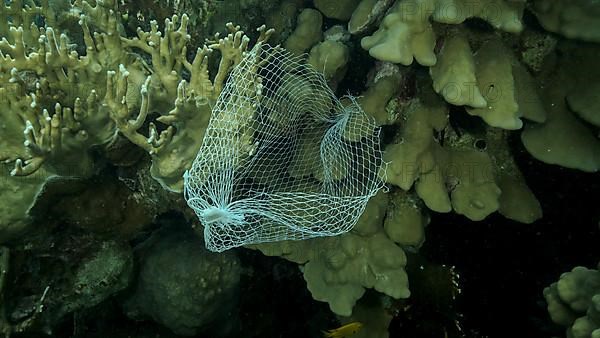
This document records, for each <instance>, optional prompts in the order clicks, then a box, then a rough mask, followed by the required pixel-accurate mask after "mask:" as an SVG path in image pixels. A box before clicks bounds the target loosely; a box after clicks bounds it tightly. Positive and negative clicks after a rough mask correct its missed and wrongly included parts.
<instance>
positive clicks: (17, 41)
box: [0, 0, 600, 338]
mask: <svg viewBox="0 0 600 338" xmlns="http://www.w3.org/2000/svg"><path fill="white" fill-rule="evenodd" d="M598 13H600V7H599V5H598V1H593V0H577V1H564V0H563V1H559V0H557V1H551V0H529V1H525V0H469V1H467V0H332V1H324V0H323V1H322V0H313V1H302V0H278V1H256V0H236V1H214V0H204V1H199V0H181V1H169V0H152V1H117V0H88V1H85V0H73V1H69V0H60V1H48V0H6V1H3V2H2V3H0V107H1V108H0V175H1V176H0V177H1V178H0V244H1V245H2V246H1V247H0V268H1V269H0V272H1V273H0V333H2V334H4V335H5V336H10V335H12V334H18V333H25V334H36V333H39V332H43V333H45V334H51V333H52V332H53V330H55V329H56V328H57V327H60V326H61V325H64V323H65V321H68V320H69V319H68V318H70V317H73V318H75V317H77V318H79V317H78V316H79V315H81V314H86V313H90V311H92V312H93V311H95V310H94V309H96V308H102V307H104V306H109V305H107V304H113V305H114V304H117V305H116V308H117V309H118V311H117V312H125V313H127V315H128V316H130V317H131V318H134V319H135V320H140V319H145V320H147V319H150V320H151V321H153V322H156V323H160V325H161V326H164V327H167V328H168V329H169V330H171V331H172V332H174V333H176V334H180V335H193V334H213V335H224V336H226V335H227V334H233V333H232V332H236V330H241V328H240V327H216V326H215V323H216V322H218V321H220V320H221V319H222V318H225V317H226V316H227V315H228V314H229V312H232V313H234V312H235V310H236V304H237V303H236V302H237V299H238V297H239V295H240V293H241V291H240V290H243V288H244V285H242V283H241V282H240V280H243V278H242V277H244V276H245V278H246V279H249V280H252V277H251V274H252V267H251V266H244V268H242V263H241V261H240V259H239V258H240V256H241V255H243V254H240V253H248V252H251V253H252V254H255V255H257V256H260V257H262V256H261V255H260V253H262V254H264V256H265V257H264V258H263V259H265V260H267V259H268V260H275V259H276V258H272V257H271V256H278V257H281V258H283V259H285V260H287V261H289V262H292V263H293V266H294V267H296V266H297V267H298V268H299V271H300V272H298V270H296V273H297V274H298V276H302V277H303V278H304V281H303V282H305V286H306V289H307V290H308V291H306V290H302V291H305V292H306V295H307V297H312V298H313V299H314V300H317V301H319V302H315V303H316V304H321V305H322V306H323V307H324V308H325V311H327V307H328V308H329V310H330V311H331V313H333V314H335V315H336V316H337V317H335V316H333V314H331V313H330V314H331V316H332V317H331V318H334V320H335V318H337V320H339V322H340V323H347V322H351V321H360V322H361V323H363V324H364V326H363V328H362V330H361V331H360V332H358V333H357V337H360V336H363V337H382V338H383V337H387V336H388V326H389V325H392V324H393V322H394V321H399V320H409V319H408V317H409V315H410V314H411V311H410V310H409V309H408V307H410V306H411V305H406V304H410V303H408V302H410V301H411V300H410V299H411V298H413V296H411V294H413V293H414V292H413V289H414V290H417V292H416V293H418V294H419V295H418V297H417V300H418V301H423V299H424V298H425V297H421V296H422V295H423V294H424V293H426V292H423V291H422V290H420V288H419V286H420V285H428V286H429V285H432V284H434V283H431V284H428V283H426V282H424V281H423V279H426V278H428V277H424V275H426V274H425V273H420V272H418V271H421V270H427V269H428V267H427V265H426V264H421V263H419V262H420V259H421V257H420V251H419V250H423V245H424V243H425V245H427V243H426V242H425V241H426V236H425V235H426V233H427V235H428V236H429V235H430V233H428V232H427V231H429V228H427V227H428V226H429V227H431V225H429V223H430V222H432V223H433V222H434V220H435V219H436V217H440V216H441V215H442V214H443V215H445V216H452V217H456V219H459V220H461V221H463V222H470V221H473V222H477V223H476V225H479V224H481V225H482V226H490V224H489V223H488V222H492V223H494V226H495V224H496V223H502V222H509V220H512V221H516V222H520V223H527V224H531V223H536V222H538V220H540V219H543V218H542V217H543V211H544V210H542V204H541V203H540V202H539V201H538V198H537V197H536V195H537V196H538V197H540V196H541V195H540V194H542V193H548V192H549V191H550V190H551V189H552V188H548V190H547V191H545V192H540V191H536V190H535V189H532V188H531V189H530V187H534V186H533V185H531V184H532V181H529V180H530V179H531V173H529V176H527V175H526V173H527V171H526V170H524V168H523V167H522V165H523V163H538V162H537V161H539V162H540V165H543V164H541V162H543V163H545V164H547V166H546V167H547V168H555V167H558V166H560V167H562V168H559V169H560V170H563V172H576V171H580V172H584V173H596V175H597V172H598V170H600V140H599V137H598V127H599V126H600V113H599V111H600V100H599V98H598V90H600V67H598V65H597V63H598V61H597V55H599V54H600V47H599V45H598V42H600V28H599V27H600V22H599V19H598V17H599V16H598ZM232 22H235V23H236V24H238V25H239V26H238V25H236V24H233V23H232ZM267 39H269V41H270V42H271V43H272V45H277V44H279V45H281V46H282V47H284V48H285V49H287V50H288V51H289V52H290V53H293V54H294V55H297V56H298V57H302V58H304V59H305V60H306V63H307V65H310V66H311V67H313V68H315V69H316V70H317V71H318V72H320V73H322V75H323V77H324V78H325V80H326V81H327V85H328V86H329V87H330V88H331V89H332V91H333V92H335V94H336V95H337V96H339V97H341V98H340V102H341V105H342V106H343V107H351V105H353V104H359V105H360V106H361V108H362V109H363V110H364V111H365V112H366V113H367V114H368V115H369V116H370V117H372V118H373V119H374V120H375V121H376V123H377V125H378V126H379V127H380V128H381V138H380V140H381V146H382V149H383V158H384V162H385V165H384V167H385V168H384V169H386V170H383V168H382V170H380V172H379V176H380V177H381V179H382V180H383V181H385V183H386V188H385V189H384V191H381V192H379V193H378V194H377V195H375V196H374V197H372V198H371V200H370V201H369V203H368V204H367V207H366V209H365V211H364V213H363V214H362V216H361V218H360V219H359V221H358V223H357V224H356V226H354V228H353V229H352V230H351V231H350V232H348V233H345V234H342V235H339V236H335V237H326V238H313V239H307V240H302V241H282V242H274V243H263V244H258V245H251V246H248V247H247V248H240V249H237V251H235V252H226V253H223V254H220V255H214V254H209V253H208V252H205V250H204V248H203V246H204V245H205V243H203V241H202V240H201V239H199V237H198V234H202V232H203V225H202V224H200V223H199V222H198V221H197V220H196V219H195V217H194V215H193V211H191V210H190V209H189V208H187V206H186V205H185V201H184V196H182V195H183V194H182V190H183V175H184V172H186V170H188V169H189V168H190V167H191V165H192V162H193V160H194V159H195V157H196V155H197V153H198V150H199V149H200V147H201V145H202V140H203V138H204V134H205V131H206V129H207V127H208V123H209V120H210V117H211V114H212V111H213V107H214V106H215V104H216V103H217V102H218V98H219V96H221V95H226V94H227V93H223V88H224V86H225V85H226V82H227V81H228V79H229V75H230V73H231V71H232V70H233V69H234V68H235V67H236V66H237V65H238V63H240V61H241V60H242V59H243V56H244V55H246V54H245V53H247V52H248V51H249V50H250V48H252V47H253V46H254V45H255V44H256V43H257V42H264V41H266V40H267ZM414 61H416V62H414ZM269 69H270V68H269ZM269 69H265V70H264V71H268V70H269ZM300 78H301V77H300V76H290V77H289V78H288V79H287V80H286V81H289V82H292V81H300V80H299V79H300ZM278 85H281V84H278ZM345 94H351V95H355V96H357V100H355V101H354V100H351V99H348V98H347V97H343V96H344V95H345ZM224 99H225V100H226V99H227V97H224ZM290 101H291V100H290ZM313 103H314V102H313ZM317 104H318V103H317ZM308 106H309V107H310V105H308ZM255 108H256V106H255ZM240 109H246V108H244V107H240ZM253 109H254V108H247V110H248V111H247V112H246V113H247V114H250V115H252V114H253V113H254V110H253ZM353 122H357V121H353ZM365 136H366V135H364V134H363V133H361V132H359V131H355V130H354V131H353V130H350V129H348V130H345V131H344V140H345V142H348V143H359V142H360V141H361V140H362V139H363V138H364V137H365ZM300 142H301V143H302V144H301V148H302V150H303V151H306V152H307V153H308V152H310V153H311V154H313V157H315V158H316V157H317V155H315V154H318V153H319V151H320V150H319V147H318V145H319V142H318V140H316V139H315V137H311V135H303V137H302V138H300ZM524 158H525V160H523V159H524ZM298 165H300V164H299V163H294V162H292V163H290V164H289V167H288V170H287V173H285V174H286V175H287V177H286V179H290V180H297V179H299V175H300V174H299V172H298V170H297V166H298ZM321 168H322V166H319V165H315V166H314V168H312V167H311V171H310V173H309V174H308V178H307V179H311V180H314V182H315V185H316V184H317V183H316V182H319V183H322V182H324V181H326V178H324V177H323V175H322V173H320V172H321V170H320V169H321ZM265 174H266V175H264V177H263V178H262V180H263V181H260V180H261V179H260V178H257V179H256V180H255V181H253V182H244V183H249V184H259V183H261V184H264V183H265V182H267V183H268V180H269V178H270V177H272V175H271V173H268V172H267V173H265ZM585 177H591V176H585ZM304 178H306V177H304ZM336 179H341V178H340V177H336ZM259 181H260V182H259ZM528 184H529V185H528ZM548 184H549V185H551V186H553V185H554V183H552V182H551V183H548ZM241 193H242V194H243V193H246V192H241ZM590 199H592V200H593V197H590ZM550 207H551V208H552V207H554V206H550ZM559 207H560V208H567V207H568V206H559ZM544 208H545V210H547V208H548V206H546V205H544ZM496 212H497V213H498V214H499V215H495V213H496ZM165 218H168V219H171V218H172V219H175V220H176V221H174V222H177V223H179V224H178V227H172V226H167V225H165V224H166V223H169V222H165V221H164V219H165ZM572 222H574V223H576V222H582V221H581V220H580V219H574V220H572ZM469 224H471V223H469ZM500 226H502V225H500ZM181 227H183V228H181ZM490 227H491V226H490ZM190 228H194V231H192V230H190ZM486 229H488V228H486ZM426 230H427V231H426ZM596 230H597V229H596ZM486 231H487V230H486ZM490 236H493V234H491V235H490ZM469 240H470V239H465V241H469ZM434 245H436V244H434ZM452 245H456V246H460V245H461V244H460V243H453V244H452ZM133 247H135V248H136V250H135V255H134V254H133V253H132V252H133V249H132V248H133ZM248 249H254V250H248ZM134 256H135V259H134V258H133V257H134ZM282 262H283V260H282ZM289 262H287V264H292V263H289ZM411 263H413V264H416V265H417V266H418V267H413V269H412V270H411V268H410V265H411ZM581 264H583V263H581ZM569 266H572V265H569ZM419 268H420V269H421V270H419ZM444 268H445V270H444V273H445V274H446V275H453V273H447V272H448V271H453V269H451V268H447V267H444ZM415 270H418V271H417V272H415ZM440 270H442V269H441V268H440ZM295 277H296V275H294V278H295ZM290 278H291V277H290ZM300 280H301V278H300ZM409 280H410V285H409ZM448 280H450V279H448ZM598 280H599V277H598V271H597V270H593V269H586V268H581V267H578V268H575V269H573V271H571V272H568V273H565V274H563V275H562V276H561V278H560V280H559V281H558V282H557V283H554V284H552V285H551V286H550V287H548V288H546V289H545V290H544V296H545V298H546V301H547V302H548V311H549V313H550V317H551V319H552V320H553V321H554V322H556V323H557V324H558V325H560V326H562V327H567V336H569V337H595V336H596V335H598V327H599V326H600V318H599V313H600V304H599V302H600V301H599V298H598V297H600V296H599V295H598V283H599V282H598ZM415 284H416V285H415ZM419 290H420V291H419ZM294 292H295V291H294ZM117 296H118V297H117ZM409 297H410V298H409ZM407 299H408V300H407ZM413 305H414V304H413ZM428 305H429V303H428ZM415 307H418V306H415ZM104 309H106V308H104ZM112 309H115V308H114V307H113V308H112ZM459 317H460V316H458V315H457V316H456V318H459ZM456 318H455V317H452V320H453V321H455V322H458V319H456ZM73 326H76V325H75V324H73ZM257 327H260V326H257ZM332 327H335V326H334V325H332ZM456 331H461V330H460V325H459V324H456ZM448 332H450V331H446V329H445V328H444V331H443V332H436V334H438V336H439V335H440V334H448ZM450 336H452V335H451V334H450Z"/></svg>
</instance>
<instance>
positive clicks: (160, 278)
mask: <svg viewBox="0 0 600 338" xmlns="http://www.w3.org/2000/svg"><path fill="white" fill-rule="evenodd" d="M137 253H138V254H139V261H140V267H139V275H138V280H137V284H136V286H135V288H134V290H133V294H132V296H131V297H130V298H129V299H128V300H127V301H126V302H125V305H124V308H125V311H126V313H127V315H128V316H130V317H132V318H145V317H149V318H152V319H154V320H155V321H157V322H158V323H161V324H162V325H164V326H166V327H168V328H170V329H171V330H172V331H173V332H175V333H177V334H180V335H195V334H197V333H199V332H202V331H206V330H209V329H210V330H211V331H210V332H211V333H212V334H218V333H220V332H223V331H227V330H228V329H229V328H230V325H232V324H234V322H235V321H234V320H232V319H231V318H230V317H231V315H232V314H231V313H232V311H233V310H234V309H235V304H236V300H237V295H238V288H239V279H240V263H239V260H238V258H237V256H236V255H235V253H233V252H227V253H220V254H216V253H211V252H209V251H208V250H206V249H205V248H204V243H202V241H201V240H200V239H199V238H198V237H197V236H196V235H195V233H194V232H193V231H192V230H191V229H182V230H178V229H173V228H167V229H162V230H159V231H158V232H157V233H155V234H154V235H153V236H152V237H151V238H150V239H149V240H148V242H146V243H144V244H143V245H142V246H141V247H140V248H138V249H137Z"/></svg>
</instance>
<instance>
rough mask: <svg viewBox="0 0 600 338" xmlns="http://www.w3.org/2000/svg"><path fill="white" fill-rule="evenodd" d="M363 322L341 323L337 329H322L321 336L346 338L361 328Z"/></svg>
mask: <svg viewBox="0 0 600 338" xmlns="http://www.w3.org/2000/svg"><path fill="white" fill-rule="evenodd" d="M362 327H363V323H361V322H350V323H348V324H345V325H342V326H340V327H338V328H337V329H333V330H327V331H323V337H325V338H346V337H350V336H351V335H353V334H355V333H356V332H358V331H359V330H360V329H362Z"/></svg>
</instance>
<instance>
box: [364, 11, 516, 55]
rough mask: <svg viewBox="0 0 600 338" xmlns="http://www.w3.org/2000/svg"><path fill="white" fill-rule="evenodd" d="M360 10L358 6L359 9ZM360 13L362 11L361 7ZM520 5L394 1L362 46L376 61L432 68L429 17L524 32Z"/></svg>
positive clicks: (449, 22)
mask: <svg viewBox="0 0 600 338" xmlns="http://www.w3.org/2000/svg"><path fill="white" fill-rule="evenodd" d="M359 8H360V7H359ZM361 10H362V8H361ZM522 10H523V4H522V3H521V2H511V1H504V0H476V1H465V0H402V1H396V4H395V5H394V7H393V8H392V10H391V11H390V12H389V13H388V14H387V15H386V16H385V18H384V19H383V22H382V23H381V25H380V27H379V29H378V30H377V31H376V32H375V33H373V35H371V36H367V37H365V38H363V39H362V41H361V44H362V47H363V48H364V49H367V50H368V51H369V54H371V56H373V57H374V58H376V59H379V60H383V61H390V62H396V63H401V64H403V65H410V64H411V63H412V61H413V58H414V59H416V60H417V62H418V63H419V64H421V65H424V66H433V65H435V64H436V61H437V58H436V55H435V53H434V47H435V40H436V34H435V32H434V30H433V27H432V25H431V23H430V21H429V20H430V18H431V19H432V20H433V21H435V22H439V23H445V24H460V23H462V22H464V21H465V20H466V19H467V18H471V17H477V18H481V19H483V20H486V21H487V22H489V23H490V24H491V25H492V26H494V27H495V28H498V29H502V30H505V31H507V32H512V33H517V32H520V31H521V30H522V29H523V25H522V23H521V13H522Z"/></svg>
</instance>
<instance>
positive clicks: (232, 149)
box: [184, 43, 383, 252]
mask: <svg viewBox="0 0 600 338" xmlns="http://www.w3.org/2000/svg"><path fill="white" fill-rule="evenodd" d="M347 101H348V102H346V103H344V104H343V103H342V102H340V100H338V99H337V98H336V97H335V95H334V94H333V92H332V91H331V90H330V89H329V87H328V86H327V83H326V80H325V78H324V77H323V76H322V75H321V74H319V73H318V72H317V71H315V70H314V69H312V68H311V66H310V65H307V64H306V63H305V62H304V61H303V58H302V57H294V56H292V55H291V54H289V53H288V52H286V51H285V50H283V49H282V48H280V47H272V46H269V45H266V44H260V43H259V44H257V45H256V46H255V47H254V48H253V49H252V50H251V51H249V52H247V53H246V54H245V55H244V57H243V59H242V61H241V62H240V63H239V64H238V65H237V66H236V67H235V68H234V70H233V71H232V73H231V75H230V78H229V79H228V81H227V83H226V85H225V87H224V89H223V91H222V93H221V94H220V96H219V98H218V100H217V103H216V105H215V107H214V108H213V111H212V116H211V120H210V123H209V125H208V129H207V131H206V134H205V136H204V140H203V144H202V146H201V148H200V150H199V152H198V155H197V157H196V159H195V160H194V163H193V165H192V168H191V169H190V170H189V171H187V172H186V173H185V176H184V182H185V197H186V200H187V203H188V205H189V206H190V207H191V208H192V209H194V211H195V212H196V215H197V216H198V217H199V219H200V221H201V223H202V225H203V226H204V238H205V243H206V247H207V248H208V249H209V250H211V251H217V252H220V251H224V250H227V249H230V248H233V247H238V246H242V245H247V244H257V243H263V242H273V241H281V240H301V239H306V238H311V237H320V236H334V235H338V234H341V233H344V232H347V231H349V230H350V229H352V227H353V226H354V225H355V224H356V221H357V220H358V218H359V216H360V215H361V214H362V212H363V210H364V208H365V205H366V203H367V201H368V200H369V198H370V197H371V196H373V195H374V194H375V193H376V192H377V191H378V190H379V189H380V188H381V187H382V186H383V181H382V180H381V179H380V176H379V174H380V170H381V169H382V164H383V163H382V153H381V149H380V146H379V129H378V128H377V126H376V124H375V122H374V121H373V120H372V119H371V118H370V117H368V116H367V115H366V114H365V113H364V112H363V111H362V109H361V108H360V107H359V106H358V104H357V103H356V102H355V101H354V99H353V98H348V99H347Z"/></svg>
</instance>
